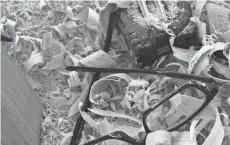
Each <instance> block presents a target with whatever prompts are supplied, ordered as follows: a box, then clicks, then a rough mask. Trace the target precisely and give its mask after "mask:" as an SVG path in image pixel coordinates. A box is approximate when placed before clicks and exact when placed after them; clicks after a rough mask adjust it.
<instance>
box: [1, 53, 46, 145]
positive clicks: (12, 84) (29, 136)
mask: <svg viewBox="0 0 230 145" xmlns="http://www.w3.org/2000/svg"><path fill="white" fill-rule="evenodd" d="M1 61H2V63H1V70H2V71H1V73H2V74H1V78H2V82H1V96H2V97H1V100H2V101H1V105H2V107H1V110H2V114H1V117H2V122H1V125H2V141H1V142H2V143H3V144H6V145H7V144H9V145H14V144H17V145H18V144H20V145H21V144H25V145H27V144H28V145H39V144H40V120H41V116H42V109H43V104H42V102H41V100H40V98H38V97H37V96H36V94H35V92H33V90H32V88H31V86H30V85H29V84H28V82H27V81H26V78H25V76H24V75H23V74H21V73H20V71H19V70H18V68H17V67H16V66H15V65H14V63H13V62H12V60H11V59H10V58H9V56H8V54H7V53H6V51H5V50H3V49H2V50H1ZM3 118H4V119H3Z"/></svg>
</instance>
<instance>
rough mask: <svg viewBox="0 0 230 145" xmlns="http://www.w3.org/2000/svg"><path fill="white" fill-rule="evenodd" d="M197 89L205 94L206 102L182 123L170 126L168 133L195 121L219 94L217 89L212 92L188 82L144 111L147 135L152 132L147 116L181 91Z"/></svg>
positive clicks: (197, 84)
mask: <svg viewBox="0 0 230 145" xmlns="http://www.w3.org/2000/svg"><path fill="white" fill-rule="evenodd" d="M191 87H193V88H197V89H199V90H200V91H201V92H203V93H204V94H205V98H204V101H203V103H202V105H201V106H200V107H199V108H197V109H196V110H195V111H194V112H193V113H192V114H191V115H189V116H187V117H186V118H184V119H183V120H181V121H180V122H178V123H177V124H175V125H173V126H170V127H169V128H167V129H166V130H167V131H173V130H176V129H177V128H179V127H181V126H183V125H184V124H185V123H187V122H188V121H190V120H191V119H193V118H194V117H195V116H196V115H198V114H199V113H200V112H201V111H202V110H203V109H204V108H205V107H206V106H207V105H208V104H209V103H210V101H211V100H212V99H213V98H214V97H215V95H216V94H217V93H218V89H217V87H214V88H212V90H211V91H210V90H209V89H208V88H207V87H205V86H203V85H201V84H199V83H196V82H194V81H193V82H188V83H186V84H184V85H182V86H180V87H179V88H177V89H176V90H174V91H172V92H171V93H170V94H168V95H167V96H165V97H163V98H162V99H161V100H159V101H158V102H157V103H156V104H155V105H154V106H153V107H151V108H149V109H147V110H146V111H144V113H143V119H142V120H143V126H144V128H145V131H146V133H150V132H152V131H151V130H150V129H149V128H148V125H147V123H146V118H147V116H148V115H149V114H150V113H151V112H152V111H154V110H155V109H156V108H157V107H159V106H160V105H162V104H163V103H164V102H166V101H167V100H168V99H170V98H172V97H173V96H174V95H176V94H177V93H179V92H180V91H182V90H184V89H186V88H191Z"/></svg>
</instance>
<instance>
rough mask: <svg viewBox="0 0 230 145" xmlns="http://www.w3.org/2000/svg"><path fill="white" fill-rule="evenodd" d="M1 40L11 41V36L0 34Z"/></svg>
mask: <svg viewBox="0 0 230 145" xmlns="http://www.w3.org/2000/svg"><path fill="white" fill-rule="evenodd" d="M1 41H6V42H12V41H13V38H11V37H9V36H7V35H5V34H1Z"/></svg>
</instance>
